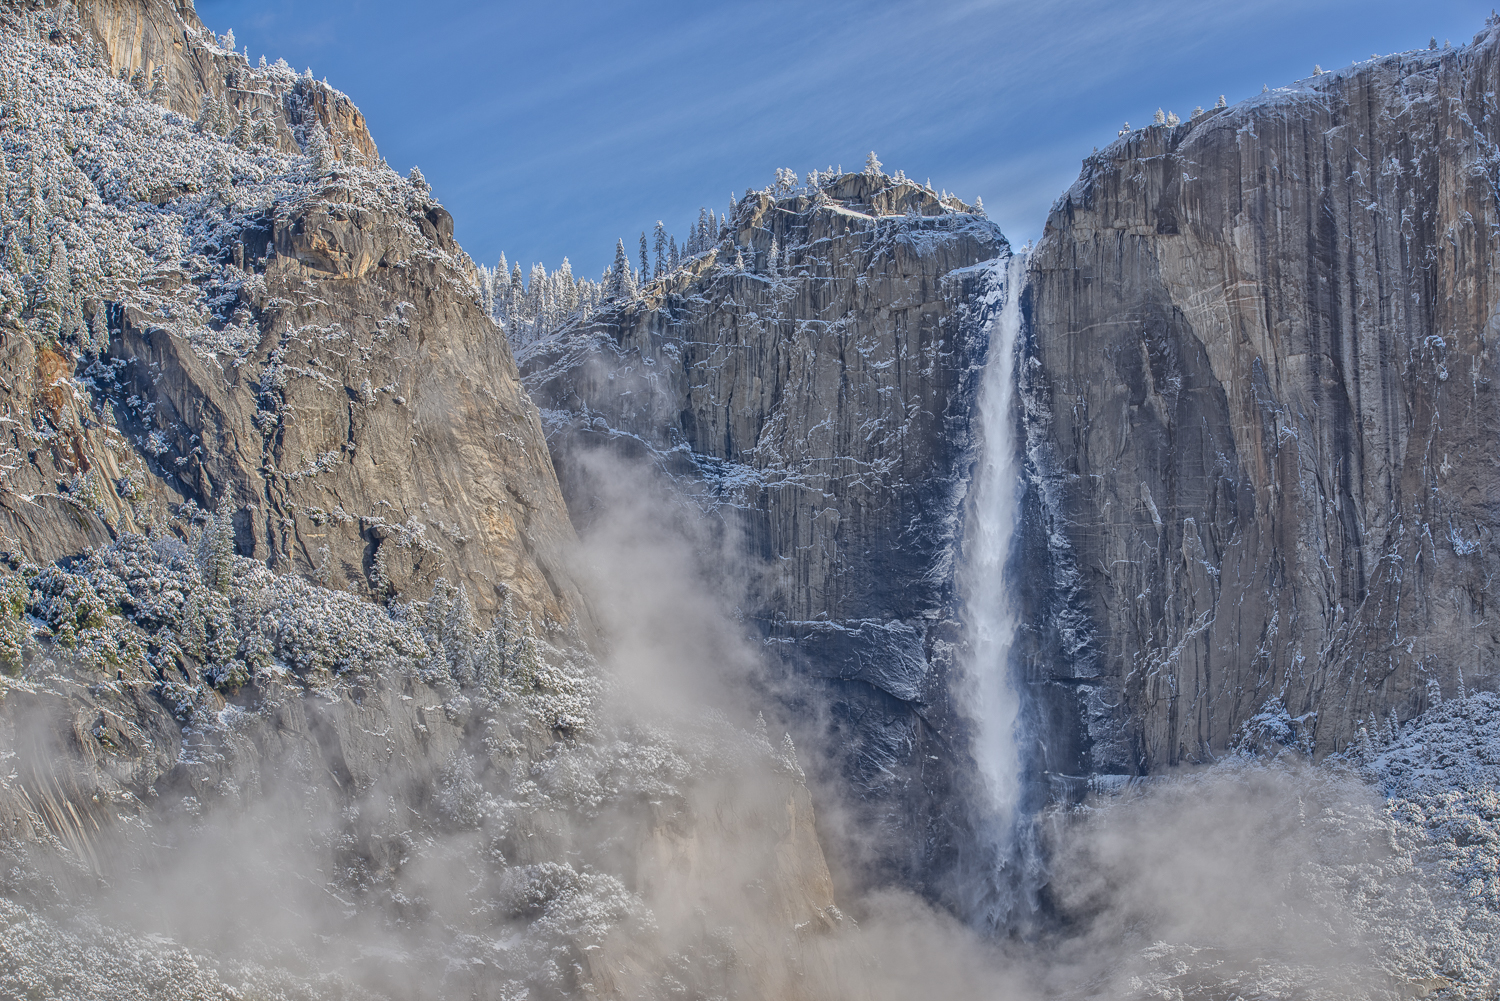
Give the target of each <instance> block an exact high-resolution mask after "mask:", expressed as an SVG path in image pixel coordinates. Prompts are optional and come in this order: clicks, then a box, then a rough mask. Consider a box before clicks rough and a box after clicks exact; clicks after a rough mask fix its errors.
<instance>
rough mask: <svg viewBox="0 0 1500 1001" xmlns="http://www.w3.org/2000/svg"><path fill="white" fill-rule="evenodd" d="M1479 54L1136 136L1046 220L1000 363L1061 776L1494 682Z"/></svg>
mask: <svg viewBox="0 0 1500 1001" xmlns="http://www.w3.org/2000/svg"><path fill="white" fill-rule="evenodd" d="M1497 42H1500V40H1497V36H1496V34H1495V33H1494V32H1493V31H1492V30H1487V31H1486V33H1485V34H1483V35H1481V36H1480V37H1479V38H1477V39H1476V41H1475V44H1474V45H1473V46H1471V47H1467V48H1463V49H1457V50H1447V51H1442V52H1438V51H1433V52H1427V53H1421V54H1419V55H1406V56H1395V57H1390V58H1387V59H1383V60H1379V61H1373V62H1369V63H1363V64H1359V65H1358V66H1355V67H1353V68H1351V69H1349V70H1345V71H1342V72H1339V73H1331V74H1325V75H1322V76H1319V77H1314V78H1313V79H1311V80H1308V81H1303V82H1302V83H1301V84H1298V85H1296V86H1294V87H1290V88H1285V89H1283V90H1278V91H1275V92H1272V93H1270V94H1267V95H1263V96H1261V97H1260V98H1257V99H1255V100H1253V101H1249V102H1246V103H1244V104H1242V105H1238V106H1236V107H1234V108H1230V109H1228V110H1225V111H1216V112H1210V113H1208V114H1207V115H1204V116H1203V117H1201V118H1199V119H1197V120H1195V121H1192V122H1186V123H1183V124H1182V125H1179V126H1176V127H1175V128H1173V127H1165V126H1156V127H1152V128H1147V129H1142V130H1137V131H1135V132H1132V133H1130V134H1129V135H1128V136H1127V137H1125V138H1124V139H1122V140H1121V141H1119V142H1116V143H1115V144H1114V145H1112V146H1110V147H1109V148H1108V149H1107V150H1105V151H1104V152H1102V153H1099V154H1097V155H1096V156H1094V157H1092V158H1090V159H1089V160H1088V161H1086V162H1085V164H1084V171H1083V175H1082V176H1081V177H1080V179H1079V181H1078V182H1077V183H1076V184H1075V185H1074V186H1073V188H1072V189H1070V190H1069V191H1068V192H1067V193H1066V195H1065V196H1064V197H1063V198H1061V199H1060V200H1059V201H1058V203H1057V204H1056V206H1055V207H1054V209H1053V212H1052V215H1051V217H1050V218H1049V220H1048V224H1047V231H1046V235H1045V236H1044V238H1043V239H1042V241H1041V244H1040V245H1039V246H1038V248H1037V251H1036V254H1035V257H1034V258H1033V270H1032V277H1031V281H1032V285H1031V290H1030V302H1029V317H1030V322H1031V330H1030V342H1029V346H1028V360H1029V367H1028V368H1027V369H1026V373H1025V375H1024V376H1023V378H1024V379H1025V380H1026V383H1027V384H1026V386H1025V390H1026V392H1027V394H1028V415H1027V416H1028V420H1029V429H1028V430H1029V436H1030V448H1031V458H1032V465H1033V474H1034V475H1033V480H1032V489H1031V493H1030V498H1029V527H1028V532H1027V540H1026V545H1027V548H1028V554H1027V557H1026V559H1027V561H1028V563H1027V565H1028V566H1029V567H1030V568H1031V569H1032V570H1034V571H1037V572H1039V573H1040V572H1042V571H1043V568H1045V569H1046V572H1047V573H1049V574H1050V581H1051V585H1052V586H1051V587H1050V589H1046V590H1038V591H1037V592H1036V593H1034V594H1033V595H1032V596H1031V597H1032V601H1033V607H1032V615H1031V619H1032V621H1033V622H1034V623H1035V628H1034V630H1033V633H1032V649H1031V652H1030V654H1029V663H1028V664H1027V665H1025V667H1024V670H1025V672H1026V677H1027V679H1028V680H1029V681H1030V682H1031V683H1032V685H1033V692H1034V693H1035V694H1036V696H1037V701H1038V702H1039V704H1041V705H1043V706H1045V707H1047V711H1048V712H1049V713H1050V714H1051V716H1052V718H1053V720H1054V724H1055V726H1056V728H1057V732H1058V733H1059V734H1062V733H1071V737H1070V739H1067V740H1061V739H1059V740H1058V741H1056V742H1055V746H1056V747H1060V748H1062V753H1060V754H1058V753H1055V752H1054V760H1052V761H1050V762H1049V764H1048V767H1049V768H1051V769H1052V770H1055V771H1057V772H1060V773H1068V774H1075V775H1076V774H1081V773H1088V772H1117V773H1136V772H1144V771H1148V770H1152V769H1159V768H1163V767H1167V766H1170V765H1174V764H1178V763H1183V762H1201V761H1206V760H1210V759H1212V758H1213V757H1214V756H1215V755H1216V754H1217V753H1219V752H1221V751H1222V750H1223V749H1224V748H1225V747H1226V746H1228V745H1229V744H1230V743H1231V741H1232V738H1233V736H1234V734H1235V732H1236V729H1237V728H1238V727H1239V726H1240V725H1241V724H1242V723H1244V722H1245V721H1246V720H1247V718H1249V717H1251V716H1253V715H1255V714H1256V713H1258V712H1259V711H1260V710H1261V708H1262V706H1263V705H1264V704H1265V703H1266V702H1267V701H1268V700H1272V699H1279V700H1281V701H1282V702H1283V703H1284V706H1285V708H1286V710H1287V711H1288V712H1289V714H1290V716H1291V717H1292V718H1293V720H1294V728H1295V731H1296V732H1295V734H1294V739H1296V740H1300V741H1302V742H1304V743H1305V744H1307V745H1308V746H1310V747H1311V748H1313V749H1315V750H1316V751H1317V752H1318V753H1326V752H1329V751H1333V750H1337V749H1342V748H1344V747H1345V746H1346V745H1347V744H1348V743H1349V742H1350V741H1351V739H1353V738H1354V737H1355V735H1356V733H1357V731H1358V729H1359V727H1360V726H1361V725H1362V723H1363V722H1366V721H1368V719H1369V717H1370V716H1371V715H1372V714H1376V715H1380V716H1381V717H1384V715H1385V714H1386V713H1388V712H1390V711H1395V712H1396V713H1397V714H1398V715H1399V716H1400V717H1401V718H1402V719H1406V718H1408V717H1410V716H1412V715H1414V714H1416V713H1417V712H1419V711H1420V710H1421V709H1422V708H1423V707H1424V706H1425V705H1426V704H1427V700H1428V692H1429V686H1434V690H1435V688H1440V689H1441V691H1442V692H1443V693H1445V694H1452V693H1453V692H1454V691H1455V690H1456V689H1457V688H1458V687H1459V686H1460V684H1461V681H1460V678H1462V682H1463V683H1467V684H1468V685H1469V686H1471V687H1484V688H1489V687H1493V686H1494V685H1495V683H1496V680H1497V679H1496V667H1497V664H1496V656H1497V652H1500V607H1497V605H1496V602H1495V597H1496V595H1495V591H1494V583H1493V581H1494V578H1495V573H1496V571H1497V569H1500V564H1497V563H1496V551H1495V546H1494V539H1493V535H1492V533H1493V530H1494V526H1495V524H1496V519H1497V517H1500V510H1497V507H1496V504H1497V498H1500V471H1497V466H1496V461H1495V455H1496V452H1495V442H1496V440H1497V433H1500V407H1497V402H1496V398H1495V389H1494V385H1493V380H1494V379H1495V377H1496V375H1497V372H1496V359H1495V355H1494V347H1493V343H1492V342H1493V339H1494V338H1495V336H1496V333H1497V319H1496V306H1497V299H1500V286H1497V285H1496V284H1495V283H1494V282H1493V281H1492V269H1493V266H1494V263H1493V262H1494V261H1495V255H1496V251H1497V249H1500V247H1497V243H1500V235H1497V233H1500V230H1497V228H1496V224H1497V222H1500V208H1497V200H1496V181H1495V175H1494V170H1495V160H1494V156H1495V154H1494V150H1495V146H1494V139H1495V137H1496V134H1497V131H1500V120H1497V117H1496V112H1497V109H1496V105H1495V97H1494V93H1495V92H1496V90H1497V89H1500V79H1497V75H1500V71H1497V66H1496V59H1495V52H1496V46H1497Z"/></svg>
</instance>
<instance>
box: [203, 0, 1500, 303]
mask: <svg viewBox="0 0 1500 1001" xmlns="http://www.w3.org/2000/svg"><path fill="white" fill-rule="evenodd" d="M198 7H199V12H200V14H201V15H202V16H203V18H204V20H205V21H206V22H207V23H208V24H209V26H210V27H212V28H214V29H215V30H218V31H221V32H222V31H224V30H225V29H227V28H230V27H232V28H234V29H235V32H236V35H237V37H238V40H239V41H240V42H241V43H247V44H248V45H249V46H250V48H251V51H252V57H253V56H256V55H259V54H260V53H261V52H264V53H265V54H266V55H267V56H268V57H269V58H271V59H273V60H274V59H276V58H277V57H284V58H286V59H287V61H288V62H290V63H292V64H293V65H294V66H296V67H298V68H301V67H303V66H311V67H312V69H313V71H314V73H315V75H317V76H320V77H326V78H327V79H328V80H329V82H330V83H332V84H334V85H335V86H337V87H339V88H340V89H341V90H343V91H345V92H346V93H348V94H349V95H350V96H351V97H353V99H354V100H355V101H356V103H358V104H359V105H360V107H361V109H362V110H363V111H364V112H365V115H366V117H367V118H368V120H369V122H370V125H371V131H372V132H373V133H374V135H375V138H376V141H377V142H378V143H379V144H380V147H381V151H382V153H383V154H384V155H385V156H386V158H387V159H388V160H389V161H390V162H391V164H392V166H394V167H396V168H397V169H399V170H402V171H405V170H407V169H409V168H410V167H411V166H412V165H414V164H420V165H421V167H422V170H423V173H424V174H426V176H427V178H428V180H429V181H431V182H432V184H433V187H434V189H435V190H436V192H437V194H438V196H439V197H440V198H442V199H443V201H444V202H445V204H447V206H448V207H449V209H451V210H452V212H453V214H454V216H455V218H456V220H457V225H458V234H459V238H460V239H461V240H462V242H463V244H464V246H465V248H466V249H468V250H469V252H470V253H471V254H472V255H473V256H474V257H475V259H476V260H480V261H486V262H493V261H494V260H495V259H496V258H498V256H499V254H500V252H501V251H502V250H504V251H506V253H507V255H508V256H509V258H510V259H511V260H512V261H517V262H520V263H521V264H522V265H523V267H526V266H529V265H530V264H531V263H532V262H535V261H540V262H543V263H545V264H546V265H547V266H548V267H549V268H551V267H555V266H556V265H557V264H559V263H561V261H562V259H563V257H564V256H568V257H570V258H571V263H572V264H573V267H574V270H575V272H577V273H580V274H597V273H598V272H599V271H600V270H601V269H602V268H603V267H604V266H605V265H606V264H608V263H609V261H610V260H611V258H612V256H613V250H614V244H615V240H616V239H617V238H621V237H623V238H625V239H626V241H627V244H628V245H631V246H633V244H634V237H635V235H636V234H637V233H639V232H640V231H641V230H643V229H648V228H649V227H650V226H652V225H653V224H654V223H655V221H656V220H657V219H662V220H665V221H666V223H667V224H668V228H669V229H671V230H673V231H675V232H677V233H682V232H684V231H685V230H686V228H687V226H688V223H689V222H690V221H691V220H692V219H695V218H696V217H697V213H698V209H699V207H700V206H708V207H710V208H712V209H714V210H715V211H719V212H722V211H724V210H725V209H726V208H727V207H728V204H729V197H730V193H731V192H732V191H734V192H743V190H744V189H745V188H746V187H747V186H757V187H758V186H761V185H764V184H766V183H768V181H769V180H770V179H771V177H772V176H773V173H774V171H775V169H776V168H777V167H793V168H794V169H796V170H798V171H799V172H804V173H805V172H806V171H808V170H811V169H813V168H814V167H817V168H823V167H825V166H843V167H845V168H846V169H850V168H857V167H859V166H861V165H862V164H863V162H864V156H865V154H866V153H867V152H868V151H869V150H871V149H875V150H877V151H878V152H879V153H880V156H881V159H882V160H883V161H884V162H885V164H886V166H887V169H895V168H897V167H900V168H901V169H903V170H905V171H906V172H907V174H909V175H911V176H913V177H917V178H922V179H926V178H931V180H932V182H933V184H934V185H935V186H937V187H941V188H947V189H949V190H951V191H954V192H956V193H958V194H959V195H961V196H962V197H964V198H966V199H971V200H972V199H973V198H974V197H975V196H983V198H984V201H985V207H986V209H987V210H988V212H989V214H990V216H991V218H993V219H995V221H996V222H998V223H999V224H1000V225H1001V227H1002V228H1003V229H1004V230H1005V231H1006V233H1007V235H1008V236H1010V238H1011V239H1012V240H1013V241H1014V242H1021V241H1023V240H1026V239H1031V238H1035V237H1036V236H1038V235H1039V234H1040V232H1041V228H1042V224H1043V223H1044V222H1045V219H1046V213H1047V210H1048V207H1049V206H1050V205H1051V203H1052V201H1053V200H1054V199H1055V198H1056V196H1057V195H1058V194H1060V193H1061V192H1062V191H1063V190H1065V189H1066V188H1067V186H1068V185H1069V184H1070V183H1071V182H1072V180H1073V178H1074V177H1075V176H1076V174H1077V171H1078V166H1079V161H1080V159H1081V158H1082V157H1083V156H1086V155H1087V154H1088V153H1089V152H1090V151H1091V150H1092V149H1093V148H1094V147H1095V146H1103V145H1105V144H1106V143H1108V142H1110V141H1112V140H1113V139H1114V136H1115V132H1116V131H1117V130H1118V128H1119V126H1120V123H1121V122H1123V121H1125V120H1127V119H1128V120H1131V121H1133V122H1134V123H1135V124H1137V125H1141V124H1145V123H1146V122H1147V121H1149V120H1150V117H1151V115H1152V114H1153V113H1154V112H1155V111H1156V109H1157V108H1158V107H1163V108H1165V109H1167V110H1176V111H1177V112H1178V113H1179V114H1182V115H1184V116H1185V115H1186V114H1187V113H1188V112H1189V111H1191V110H1192V108H1193V106H1195V105H1203V106H1205V107H1206V106H1208V105H1209V104H1211V103H1212V102H1213V101H1215V100H1216V99H1217V98H1218V96H1219V95H1220V94H1224V95H1226V96H1227V98H1228V99H1229V100H1230V101H1231V102H1233V101H1236V100H1239V99H1241V98H1244V97H1248V96H1250V95H1252V94H1254V93H1257V92H1259V91H1260V89H1261V86H1262V84H1269V85H1271V86H1273V87H1274V86H1278V85H1281V84H1284V83H1289V82H1291V81H1292V80H1294V79H1298V78H1301V77H1304V76H1306V75H1308V74H1309V73H1311V71H1312V67H1313V64H1314V63H1315V62H1316V63H1321V64H1322V65H1323V66H1324V67H1325V68H1328V69H1332V68H1335V67H1338V66H1342V65H1345V64H1348V63H1350V62H1352V61H1355V60H1357V59H1361V58H1365V57H1367V56H1369V55H1370V54H1371V53H1387V52H1393V51H1400V50H1405V49H1411V48H1418V47H1423V46H1425V44H1426V43H1427V41H1428V39H1429V37H1432V36H1436V38H1437V39H1438V41H1439V44H1441V43H1442V42H1443V40H1444V39H1447V38H1451V39H1452V41H1453V42H1454V44H1462V43H1463V42H1465V41H1467V40H1468V39H1469V37H1470V36H1472V34H1473V33H1474V32H1475V31H1477V30H1478V29H1479V28H1480V27H1481V26H1482V24H1483V21H1484V18H1485V16H1486V15H1487V14H1488V13H1489V8H1488V6H1486V5H1485V4H1482V3H1479V2H1473V0H1429V2H1428V3H1426V4H1423V5H1420V7H1419V5H1413V4H1410V3H1407V2H1404V0H1362V2H1356V0H1314V2H1293V0H1247V2H1240V3H1235V4H1226V3H1222V2H1219V0H1213V2H1210V0H1144V2H1137V3H1119V2H1118V0H1066V2H1036V0H1033V2H1018V0H922V2H912V0H886V2H852V0H823V2H820V3H817V4H806V3H798V2H794V0H725V2H718V3H702V2H701V0H696V2H685V0H663V2H657V3H650V4H647V3H620V2H618V0H613V2H597V0H596V2H583V3H574V4H567V5H561V4H549V5H541V4H464V3H459V2H457V0H430V2H429V3H427V4H424V5H420V6H418V5H413V4H406V3H395V2H392V0H350V2H346V3H339V4H328V3H324V4H318V5H311V4H307V3H306V2H305V0H304V2H296V0H199V5H198Z"/></svg>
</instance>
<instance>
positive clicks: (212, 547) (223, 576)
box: [198, 501, 234, 594]
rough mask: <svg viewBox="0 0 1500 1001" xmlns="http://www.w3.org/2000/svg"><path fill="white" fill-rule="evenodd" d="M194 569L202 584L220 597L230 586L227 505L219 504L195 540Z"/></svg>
mask: <svg viewBox="0 0 1500 1001" xmlns="http://www.w3.org/2000/svg"><path fill="white" fill-rule="evenodd" d="M198 566H199V568H200V569H201V571H202V573H203V583H205V584H207V585H208V586H209V587H211V588H213V589H214V590H215V591H218V592H220V593H222V594H227V593H228V592H229V586H230V585H231V584H233V583H234V518H233V516H232V515H231V514H230V511H229V505H228V503H227V502H225V501H220V502H219V507H218V510H217V511H215V512H214V514H213V516H212V517H211V518H209V521H208V524H207V525H205V526H204V528H203V534H202V535H201V536H199V538H198Z"/></svg>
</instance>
